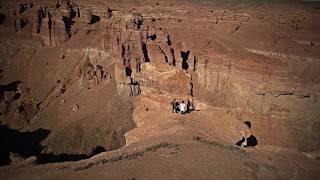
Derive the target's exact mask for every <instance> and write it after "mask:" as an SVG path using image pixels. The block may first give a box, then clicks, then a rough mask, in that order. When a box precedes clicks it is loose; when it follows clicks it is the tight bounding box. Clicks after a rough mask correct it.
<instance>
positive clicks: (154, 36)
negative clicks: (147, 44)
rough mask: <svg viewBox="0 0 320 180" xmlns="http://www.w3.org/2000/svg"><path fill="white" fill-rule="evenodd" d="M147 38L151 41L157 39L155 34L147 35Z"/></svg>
mask: <svg viewBox="0 0 320 180" xmlns="http://www.w3.org/2000/svg"><path fill="white" fill-rule="evenodd" d="M147 39H151V40H152V41H155V40H156V39H157V35H156V34H152V35H150V36H147Z"/></svg>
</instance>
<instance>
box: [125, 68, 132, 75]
mask: <svg viewBox="0 0 320 180" xmlns="http://www.w3.org/2000/svg"><path fill="white" fill-rule="evenodd" d="M125 71H126V76H129V77H131V74H132V69H131V68H130V67H126V68H125Z"/></svg>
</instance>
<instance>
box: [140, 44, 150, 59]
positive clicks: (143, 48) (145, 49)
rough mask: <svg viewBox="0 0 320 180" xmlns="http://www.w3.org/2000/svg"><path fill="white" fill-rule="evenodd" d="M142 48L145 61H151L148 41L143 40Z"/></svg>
mask: <svg viewBox="0 0 320 180" xmlns="http://www.w3.org/2000/svg"><path fill="white" fill-rule="evenodd" d="M141 49H142V52H143V56H144V62H150V59H149V55H148V48H147V45H146V43H144V42H141Z"/></svg>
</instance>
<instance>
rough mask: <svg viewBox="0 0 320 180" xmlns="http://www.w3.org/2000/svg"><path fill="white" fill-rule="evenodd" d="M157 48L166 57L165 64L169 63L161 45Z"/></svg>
mask: <svg viewBox="0 0 320 180" xmlns="http://www.w3.org/2000/svg"><path fill="white" fill-rule="evenodd" d="M157 47H158V48H159V50H160V51H161V53H162V54H163V55H164V59H165V63H168V62H169V61H168V57H167V55H166V53H165V52H164V51H163V49H162V48H161V47H160V46H159V45H157Z"/></svg>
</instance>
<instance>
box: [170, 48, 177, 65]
mask: <svg viewBox="0 0 320 180" xmlns="http://www.w3.org/2000/svg"><path fill="white" fill-rule="evenodd" d="M170 53H171V56H172V65H173V66H176V57H175V56H174V49H173V48H170Z"/></svg>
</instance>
